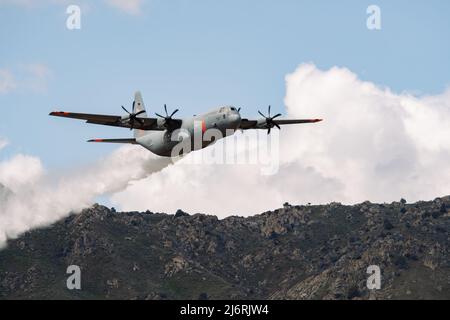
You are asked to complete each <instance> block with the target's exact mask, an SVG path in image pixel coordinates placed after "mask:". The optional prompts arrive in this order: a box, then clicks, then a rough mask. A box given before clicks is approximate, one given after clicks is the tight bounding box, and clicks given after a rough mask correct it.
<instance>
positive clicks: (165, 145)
mask: <svg viewBox="0 0 450 320" xmlns="http://www.w3.org/2000/svg"><path fill="white" fill-rule="evenodd" d="M122 109H123V110H124V111H125V112H126V115H124V116H113V115H100V114H86V113H73V112H64V111H55V112H51V113H50V115H51V116H56V117H64V118H74V119H80V120H86V122H87V123H93V124H101V125H106V126H114V127H122V128H129V129H130V130H131V129H133V130H134V138H132V139H93V140H89V141H88V142H110V143H131V144H138V145H141V146H143V147H144V148H146V149H148V150H150V151H151V152H153V153H155V154H157V155H159V156H163V157H172V156H179V155H180V154H179V153H178V152H176V153H175V154H174V153H173V151H174V149H175V146H177V145H178V144H180V142H181V141H182V140H183V139H185V138H186V137H187V139H188V142H189V144H190V145H191V146H193V147H192V148H188V149H186V148H183V149H182V152H181V155H182V154H185V153H188V152H189V151H191V150H198V149H202V148H205V147H207V146H208V145H210V144H211V143H213V142H214V141H216V140H217V138H218V137H219V138H221V137H225V136H229V135H230V134H233V133H234V132H236V131H237V130H249V129H267V133H268V134H270V131H271V129H272V128H274V127H277V128H278V129H280V126H281V125H285V124H298V123H315V122H319V121H322V119H277V118H278V117H280V116H281V114H276V115H274V116H271V115H270V106H269V110H268V114H267V115H264V114H263V113H262V112H261V111H258V112H259V114H260V115H261V116H262V118H261V119H259V120H249V119H242V118H241V115H240V113H239V111H240V108H239V109H237V108H235V107H232V106H223V107H219V108H216V109H214V110H211V111H209V112H207V113H204V114H201V115H194V116H193V117H189V118H184V119H176V118H173V116H174V115H175V113H177V112H178V109H176V110H175V111H173V112H172V113H171V114H170V115H169V113H168V111H167V107H166V105H164V110H165V115H160V114H158V113H155V115H156V116H157V118H149V117H147V112H146V110H145V107H144V102H143V100H142V96H141V93H140V92H139V91H138V92H136V93H135V97H134V101H133V107H132V111H131V112H129V111H128V110H127V109H125V108H124V107H123V106H122ZM196 130H197V131H200V132H201V133H202V134H205V132H207V131H208V130H214V131H215V132H218V133H220V134H221V136H220V135H214V139H211V138H210V139H202V141H201V143H200V144H199V145H197V144H196V143H195V141H194V137H195V136H198V135H197V134H196ZM205 140H206V141H205Z"/></svg>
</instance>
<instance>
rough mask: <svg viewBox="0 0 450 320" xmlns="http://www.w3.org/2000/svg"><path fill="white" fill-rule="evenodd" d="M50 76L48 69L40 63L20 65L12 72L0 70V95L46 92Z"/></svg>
mask: <svg viewBox="0 0 450 320" xmlns="http://www.w3.org/2000/svg"><path fill="white" fill-rule="evenodd" d="M51 75H52V73H51V70H50V69H49V67H48V66H47V65H45V64H42V63H30V64H21V65H19V66H18V67H17V68H14V71H12V70H11V69H0V94H8V93H11V92H13V91H27V92H30V91H31V92H35V93H44V92H47V87H48V80H49V79H50V77H51Z"/></svg>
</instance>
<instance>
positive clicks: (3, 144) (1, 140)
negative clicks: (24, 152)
mask: <svg viewBox="0 0 450 320" xmlns="http://www.w3.org/2000/svg"><path fill="white" fill-rule="evenodd" d="M8 144H9V142H8V140H7V139H5V138H2V137H0V151H1V150H2V149H3V148H4V147H6V146H7V145H8Z"/></svg>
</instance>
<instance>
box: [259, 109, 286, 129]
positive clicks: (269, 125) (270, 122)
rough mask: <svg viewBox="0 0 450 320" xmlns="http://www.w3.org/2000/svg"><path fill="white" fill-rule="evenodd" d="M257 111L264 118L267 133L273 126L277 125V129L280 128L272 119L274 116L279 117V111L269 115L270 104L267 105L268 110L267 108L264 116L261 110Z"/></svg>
mask: <svg viewBox="0 0 450 320" xmlns="http://www.w3.org/2000/svg"><path fill="white" fill-rule="evenodd" d="M258 113H259V114H260V115H261V116H263V117H264V119H266V127H267V129H268V130H267V134H270V130H271V129H272V128H273V127H277V128H278V129H279V130H280V129H281V128H280V126H279V125H278V124H277V123H276V122H275V121H273V120H274V119H275V118H278V117H281V113H278V114H276V115H274V116H273V117H271V116H270V106H269V110H268V115H267V116H265V115H264V114H263V113H262V112H261V111H259V110H258Z"/></svg>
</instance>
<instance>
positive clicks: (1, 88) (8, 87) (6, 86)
mask: <svg viewBox="0 0 450 320" xmlns="http://www.w3.org/2000/svg"><path fill="white" fill-rule="evenodd" d="M16 87H17V84H16V80H15V79H14V76H13V74H12V73H11V71H10V70H7V69H0V94H7V93H9V92H11V91H13V90H14V89H15V88H16Z"/></svg>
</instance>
